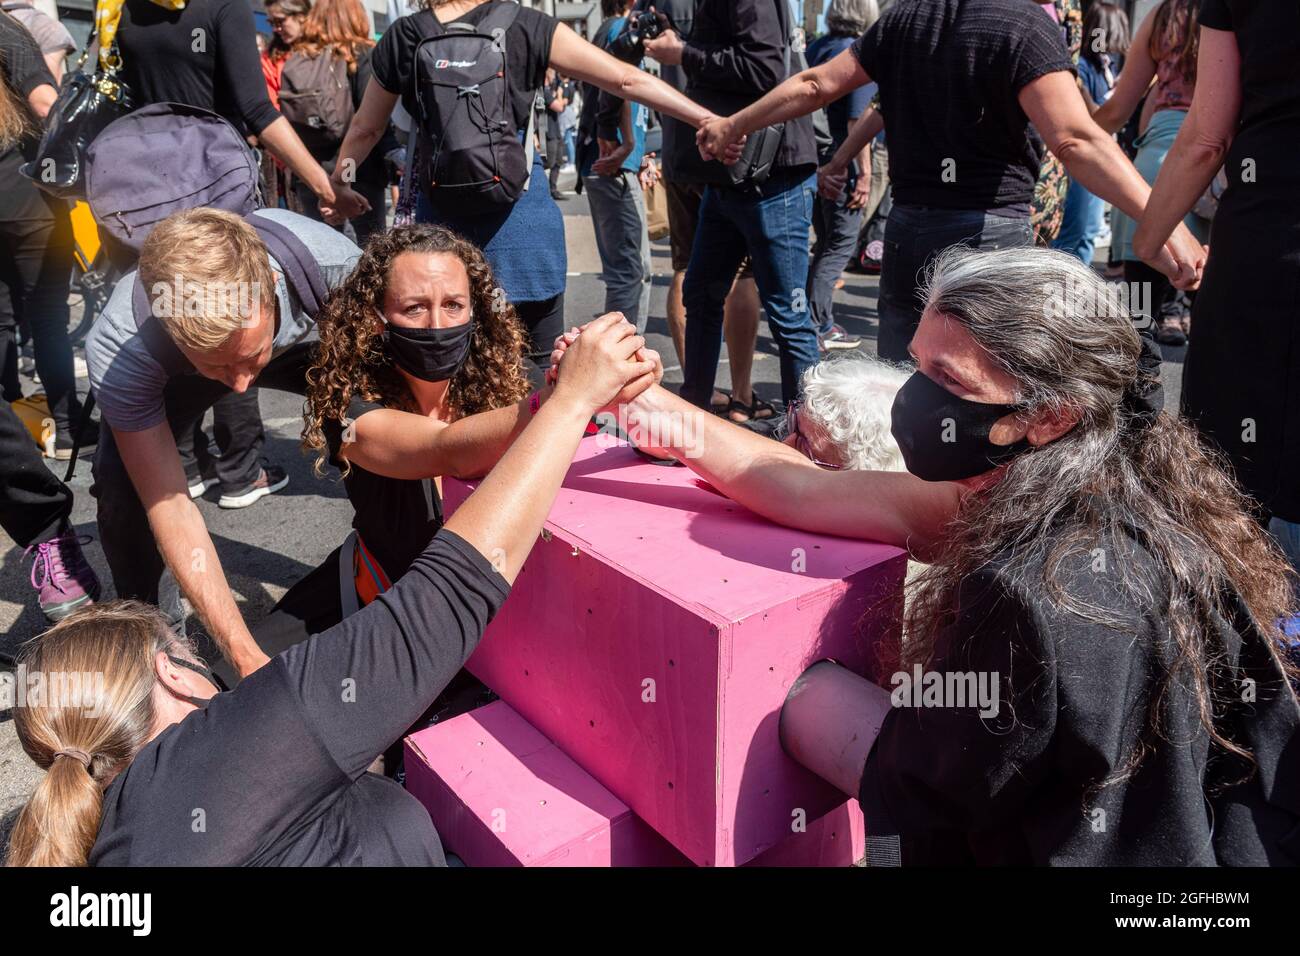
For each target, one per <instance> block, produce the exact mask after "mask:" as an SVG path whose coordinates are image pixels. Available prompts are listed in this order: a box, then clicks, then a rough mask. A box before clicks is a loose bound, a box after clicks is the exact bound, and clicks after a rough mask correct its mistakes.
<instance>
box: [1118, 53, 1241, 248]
mask: <svg viewBox="0 0 1300 956" xmlns="http://www.w3.org/2000/svg"><path fill="white" fill-rule="evenodd" d="M1196 63H1197V66H1196V92H1195V94H1194V95H1193V96H1192V106H1191V109H1189V110H1188V111H1187V119H1186V120H1184V122H1183V126H1182V128H1181V129H1180V130H1179V131H1178V138H1177V139H1175V140H1174V145H1173V146H1172V147H1171V148H1170V150H1169V155H1168V156H1166V157H1165V162H1164V165H1162V166H1161V167H1160V174H1159V175H1158V176H1157V177H1156V184H1155V186H1153V187H1152V188H1151V198H1150V199H1149V200H1147V208H1146V213H1145V214H1144V215H1143V217H1142V221H1141V222H1140V223H1139V224H1138V228H1137V232H1135V233H1134V234H1133V251H1134V252H1135V253H1137V254H1138V255H1139V256H1141V257H1142V258H1143V259H1149V258H1151V257H1152V256H1153V255H1155V254H1157V253H1158V252H1159V250H1160V247H1161V246H1162V245H1163V244H1164V242H1165V240H1166V239H1168V238H1169V234H1170V233H1172V232H1173V231H1174V228H1175V227H1176V226H1177V225H1178V224H1179V223H1180V222H1181V221H1182V218H1183V216H1185V215H1187V212H1188V210H1190V209H1191V208H1192V206H1194V205H1195V204H1196V200H1197V198H1198V197H1199V196H1200V195H1201V194H1202V193H1203V192H1205V188H1206V187H1207V186H1208V185H1209V184H1210V181H1211V180H1212V179H1214V176H1215V174H1216V173H1217V172H1218V171H1219V167H1220V166H1222V165H1223V160H1224V157H1225V156H1227V154H1228V147H1229V146H1231V145H1232V137H1233V134H1234V133H1236V131H1237V122H1238V119H1239V117H1240V115H1241V51H1240V50H1239V49H1238V48H1237V37H1236V35H1235V34H1233V33H1231V32H1230V31H1227V30H1212V29H1210V28H1209V27H1201V45H1200V51H1199V53H1198V54H1197V61H1196Z"/></svg>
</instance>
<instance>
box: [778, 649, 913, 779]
mask: <svg viewBox="0 0 1300 956" xmlns="http://www.w3.org/2000/svg"><path fill="white" fill-rule="evenodd" d="M889 710H890V700H889V692H888V691H886V690H883V689H881V688H880V687H877V686H876V685H875V684H873V683H871V681H869V680H867V679H866V678H865V677H859V676H858V675H857V674H855V673H853V672H852V671H851V670H849V669H848V668H846V667H841V666H840V665H839V664H836V663H833V662H831V661H828V660H827V661H818V662H817V663H816V664H814V665H813V666H812V667H810V668H808V669H807V670H806V671H804V672H803V673H802V674H801V675H799V679H798V680H796V681H795V682H794V685H793V686H792V687H791V688H790V693H789V695H788V696H787V697H786V699H785V704H784V705H783V706H782V707H781V719H780V723H779V725H778V731H779V733H780V735H781V746H782V747H783V748H784V749H785V752H786V753H787V754H789V755H790V758H791V759H793V760H795V761H796V762H798V763H800V764H802V765H803V766H805V767H807V768H808V769H809V770H811V771H812V772H813V773H815V774H817V776H819V777H821V778H822V779H823V780H825V781H827V782H828V783H831V784H834V785H835V787H836V788H837V789H839V791H840V792H841V793H847V794H849V795H850V796H854V797H856V796H857V795H858V792H859V790H861V788H862V772H863V770H864V769H866V766H867V757H868V756H869V755H870V753H871V748H872V746H873V745H874V744H875V742H876V737H877V736H878V735H879V734H880V727H881V725H882V724H884V722H885V716H886V715H887V714H888V713H889Z"/></svg>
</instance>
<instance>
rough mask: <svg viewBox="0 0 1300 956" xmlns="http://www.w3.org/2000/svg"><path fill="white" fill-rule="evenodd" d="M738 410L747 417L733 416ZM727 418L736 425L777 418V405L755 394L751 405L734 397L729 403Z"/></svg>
mask: <svg viewBox="0 0 1300 956" xmlns="http://www.w3.org/2000/svg"><path fill="white" fill-rule="evenodd" d="M736 412H739V413H740V414H742V415H744V416H745V417H744V418H735V417H733V416H734V415H735V413H736ZM727 418H728V419H729V420H730V421H731V422H732V423H733V424H735V425H743V424H745V423H746V422H766V421H770V420H771V419H773V418H776V407H775V406H774V405H773V404H772V403H771V402H765V401H763V399H761V398H759V397H758V396H757V395H754V396H753V403H752V404H750V405H746V404H745V403H744V402H741V401H738V400H737V399H735V398H733V399H732V400H731V401H729V402H728V403H727Z"/></svg>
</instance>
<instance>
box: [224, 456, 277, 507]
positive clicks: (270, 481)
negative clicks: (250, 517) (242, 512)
mask: <svg viewBox="0 0 1300 956" xmlns="http://www.w3.org/2000/svg"><path fill="white" fill-rule="evenodd" d="M288 483H289V476H288V475H287V474H285V472H284V469H283V468H280V467H277V466H276V465H267V466H266V467H264V468H263V469H262V473H261V474H260V475H258V476H257V481H255V482H253V483H252V485H250V486H249V487H248V488H246V489H244V490H243V491H237V492H235V493H234V494H223V495H222V496H221V498H220V499H219V500H218V501H217V507H219V508H247V507H248V506H249V505H251V504H253V503H254V502H256V501H257V500H258V499H259V498H265V497H266V496H267V495H270V494H274V493H275V492H277V491H279V490H280V489H281V488H283V487H284V486H285V485H287V484H288Z"/></svg>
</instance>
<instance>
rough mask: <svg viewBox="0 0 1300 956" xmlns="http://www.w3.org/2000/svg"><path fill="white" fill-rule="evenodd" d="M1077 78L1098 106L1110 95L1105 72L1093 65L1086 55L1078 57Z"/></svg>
mask: <svg viewBox="0 0 1300 956" xmlns="http://www.w3.org/2000/svg"><path fill="white" fill-rule="evenodd" d="M1079 80H1080V82H1082V83H1083V88H1084V89H1085V90H1087V91H1088V95H1089V96H1091V97H1092V101H1093V102H1094V103H1096V104H1097V105H1098V106H1100V105H1101V104H1102V103H1104V102H1106V100H1107V99H1108V98H1109V97H1110V84H1109V83H1107V82H1106V74H1105V73H1103V72H1102V71H1101V70H1099V69H1097V68H1096V67H1095V66H1093V65H1092V63H1091V62H1089V61H1088V59H1087V58H1086V57H1079Z"/></svg>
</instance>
